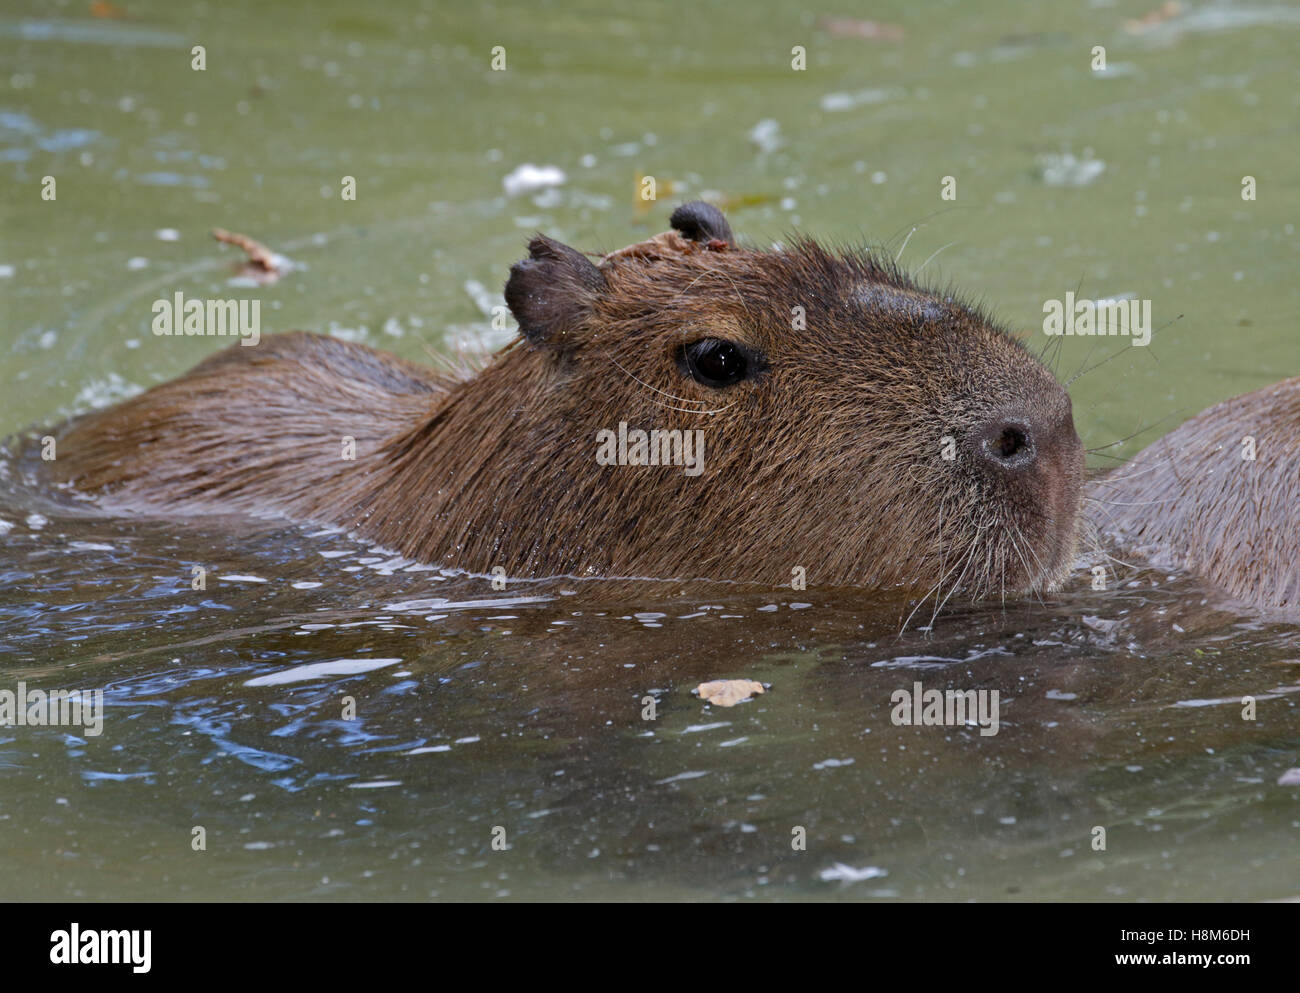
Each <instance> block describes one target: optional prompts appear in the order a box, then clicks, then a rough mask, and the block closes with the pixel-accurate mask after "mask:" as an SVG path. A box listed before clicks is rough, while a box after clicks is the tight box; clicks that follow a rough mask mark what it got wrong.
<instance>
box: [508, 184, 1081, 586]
mask: <svg viewBox="0 0 1300 993" xmlns="http://www.w3.org/2000/svg"><path fill="white" fill-rule="evenodd" d="M672 225H673V228H674V230H673V231H670V232H668V233H666V234H663V235H659V236H657V237H655V238H652V239H650V240H649V241H647V242H643V243H641V244H638V245H633V246H630V247H628V248H626V249H623V250H621V251H618V252H614V253H611V254H609V255H607V256H605V257H604V258H603V259H601V260H600V261H599V262H598V263H597V262H593V261H591V260H590V259H588V258H587V257H586V256H584V255H583V254H582V253H580V252H578V251H575V250H574V249H572V248H569V247H567V246H565V245H561V244H559V243H557V242H555V241H552V240H551V239H548V238H546V237H543V236H540V235H539V236H538V237H536V238H534V239H533V241H532V243H531V244H530V245H529V257H528V258H527V259H525V260H524V261H522V262H519V263H517V264H516V265H515V266H514V267H513V269H512V270H511V275H510V279H509V282H508V283H507V285H506V290H505V296H506V301H507V303H508V304H509V306H510V309H511V311H512V312H513V313H514V315H515V317H516V318H517V319H518V321H519V325H520V330H521V334H522V336H523V338H524V339H525V341H526V342H527V343H528V346H529V347H530V348H531V349H532V350H534V351H535V352H536V353H537V355H538V357H539V359H540V361H541V362H542V363H543V365H544V368H545V370H546V372H545V374H544V377H543V382H544V386H543V388H542V390H541V392H542V393H543V394H544V397H545V403H546V405H547V407H548V408H549V412H548V414H547V416H546V417H545V421H546V422H547V427H546V434H547V435H548V439H549V440H543V439H542V436H541V434H538V435H537V436H536V438H535V441H536V444H535V445H534V450H539V449H540V450H539V451H538V457H539V458H544V459H547V460H549V461H550V462H551V463H552V465H551V467H550V468H548V469H541V470H539V472H540V475H543V476H547V477H549V478H550V479H551V483H550V485H551V486H552V487H553V488H555V489H556V490H557V491H559V490H563V491H564V492H563V493H559V492H557V493H556V494H553V495H552V497H548V498H547V502H548V507H547V510H546V512H547V513H548V514H552V515H559V516H555V517H553V518H552V519H553V520H559V519H563V520H564V521H565V522H566V524H567V523H571V522H572V521H575V520H581V521H585V522H586V524H587V527H588V529H589V533H590V537H591V542H590V544H589V546H588V548H587V551H588V554H589V555H590V556H592V557H596V558H598V557H600V556H599V555H598V553H597V552H596V548H598V547H604V546H607V547H609V548H610V551H609V558H608V560H607V561H606V563H605V566H606V567H613V568H615V569H616V570H617V567H618V563H620V562H623V563H628V562H631V563H632V564H633V566H634V571H635V572H636V573H638V574H642V575H660V576H674V577H679V578H684V577H687V576H703V577H710V578H735V579H751V580H760V581H769V582H778V583H788V582H790V578H791V576H796V577H797V576H798V575H800V573H799V572H798V570H799V569H803V570H804V573H803V574H804V575H806V578H807V582H809V583H818V584H824V583H841V584H857V585H869V586H877V587H880V586H896V585H897V586H905V587H908V588H911V589H920V590H929V591H932V592H934V593H935V596H936V601H937V600H938V598H939V597H940V596H944V595H947V594H949V593H951V592H952V591H955V590H959V589H960V590H962V591H964V592H965V593H966V594H967V595H973V596H984V595H989V594H998V593H1000V592H1001V593H1005V592H1012V591H1029V590H1043V589H1051V588H1053V587H1055V586H1057V585H1059V583H1060V582H1061V580H1062V578H1063V577H1064V575H1065V574H1066V572H1067V571H1068V569H1069V567H1070V564H1071V562H1072V559H1073V555H1074V550H1075V544H1076V539H1077V535H1078V527H1079V513H1080V503H1081V484H1082V476H1083V449H1082V445H1081V443H1080V441H1079V437H1078V435H1077V434H1076V432H1075V428H1074V422H1073V419H1072V415H1071V406H1070V398H1069V396H1068V395H1067V393H1066V392H1065V390H1064V389H1063V388H1062V387H1061V386H1060V384H1059V383H1057V381H1056V380H1055V378H1054V377H1053V376H1052V374H1051V373H1050V372H1049V371H1048V370H1047V369H1046V368H1045V367H1044V366H1043V365H1042V364H1041V363H1040V362H1039V361H1038V360H1037V359H1036V358H1035V357H1034V356H1033V355H1031V354H1030V353H1029V351H1028V350H1027V349H1026V348H1025V347H1023V346H1022V345H1021V344H1020V343H1019V342H1018V341H1017V340H1016V339H1014V338H1013V337H1011V336H1010V335H1009V334H1008V333H1006V332H1005V331H1004V330H1002V329H1001V328H999V327H998V326H997V325H996V324H994V323H993V322H992V321H991V320H990V319H989V318H988V317H986V316H985V315H983V314H981V313H980V312H979V311H978V310H977V309H974V308H973V307H971V306H969V305H967V304H964V303H962V302H961V301H960V300H958V299H955V298H954V297H953V296H952V295H951V294H950V293H947V292H934V291H932V290H927V289H924V288H922V287H920V286H918V285H917V284H916V283H914V282H913V281H912V280H911V279H910V278H908V277H907V276H906V275H905V274H904V273H902V272H901V271H899V270H898V269H897V268H896V267H895V266H894V265H893V264H892V263H891V262H889V261H887V260H883V259H882V258H880V257H877V256H876V255H873V254H872V253H870V252H867V251H863V250H856V249H846V250H837V251H831V250H828V249H826V248H823V247H822V246H820V245H818V244H817V243H815V242H813V241H810V240H795V241H793V242H792V243H790V244H788V245H785V246H783V247H777V248H774V249H772V250H758V249H751V248H745V247H738V246H737V244H736V241H735V239H734V237H733V236H732V232H731V229H730V227H729V226H728V224H727V222H726V220H725V219H724V218H723V216H722V215H721V214H720V213H719V212H718V211H717V210H716V209H715V208H713V207H710V206H708V205H706V204H701V203H694V204H688V205H686V206H683V207H681V208H679V209H678V210H677V211H676V212H675V213H674V214H673V216H672ZM530 406H531V404H529V403H528V401H526V400H522V399H521V405H520V409H521V421H520V426H521V430H526V431H536V430H537V428H538V427H540V425H536V424H534V426H533V427H527V426H526V425H527V424H529V423H531V422H532V421H533V419H532V418H530V416H529V415H528V414H527V413H526V412H524V411H523V408H524V407H530ZM637 432H645V436H644V440H643V438H642V436H641V435H639V434H638V433H637ZM652 432H657V433H652ZM670 432H682V435H681V436H679V437H684V438H686V440H687V441H688V442H689V441H690V440H691V439H692V438H695V439H699V441H701V442H702V452H699V451H695V450H694V449H691V450H689V451H688V452H687V455H689V456H690V457H693V458H695V461H694V463H691V462H690V459H689V458H687V457H686V456H683V457H682V458H679V459H676V460H674V458H673V454H674V450H673V445H674V443H675V440H674V439H675V437H677V436H674V435H672V434H670ZM697 432H698V433H697ZM688 433H689V434H688ZM557 437H559V438H561V439H562V441H561V442H560V445H561V449H560V451H562V452H563V454H558V453H557V449H556V448H555V446H554V442H556V440H557ZM602 445H603V446H604V452H603V454H604V457H603V458H602V457H601V455H600V453H599V448H600V446H602ZM700 456H702V457H700ZM674 461H676V465H664V464H662V463H668V462H674ZM647 462H650V463H652V464H645V463H647ZM656 462H657V463H661V464H653V463H656ZM610 463H613V464H610ZM683 463H686V464H683ZM634 545H635V546H639V547H640V549H641V552H642V554H639V555H628V554H624V553H626V552H627V551H628V549H629V548H631V547H632V546H634Z"/></svg>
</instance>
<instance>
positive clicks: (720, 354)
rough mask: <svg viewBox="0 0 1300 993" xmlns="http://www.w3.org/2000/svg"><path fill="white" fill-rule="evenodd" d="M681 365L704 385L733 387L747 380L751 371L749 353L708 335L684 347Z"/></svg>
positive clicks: (680, 359) (678, 362)
mask: <svg viewBox="0 0 1300 993" xmlns="http://www.w3.org/2000/svg"><path fill="white" fill-rule="evenodd" d="M677 364H678V365H679V366H681V367H682V369H683V371H685V372H686V374H687V375H688V376H690V377H691V378H692V379H694V380H695V381H696V382H697V383H700V384H701V385H703V386H714V387H717V386H730V385H731V384H732V383H738V382H740V380H742V379H744V378H745V374H746V373H747V372H748V371H749V358H748V356H746V355H745V353H744V352H743V351H741V349H740V348H739V347H738V346H737V345H733V344H732V343H731V342H729V341H723V340H722V339H721V338H704V339H702V340H700V341H694V342H691V344H689V345H684V346H682V348H681V350H680V351H679V352H678V354H677Z"/></svg>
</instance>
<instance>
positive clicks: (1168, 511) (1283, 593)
mask: <svg viewBox="0 0 1300 993" xmlns="http://www.w3.org/2000/svg"><path fill="white" fill-rule="evenodd" d="M1088 495H1089V497H1090V498H1091V500H1092V507H1093V510H1092V512H1091V516H1092V518H1093V520H1094V521H1095V523H1096V526H1097V528H1098V530H1099V531H1101V532H1102V533H1103V534H1105V535H1106V536H1108V537H1109V538H1110V539H1111V540H1112V541H1114V542H1115V543H1117V544H1118V545H1119V546H1120V547H1121V548H1123V549H1126V550H1129V551H1131V552H1132V553H1133V554H1135V555H1138V556H1141V557H1142V558H1144V559H1146V560H1148V561H1149V562H1151V563H1152V564H1153V565H1156V566H1158V567H1162V568H1177V569H1186V570H1188V571H1191V572H1195V573H1198V574H1200V575H1201V576H1203V577H1205V578H1206V579H1208V580H1209V581H1210V582H1211V583H1213V584H1214V585H1215V586H1217V587H1219V588H1220V589H1222V590H1225V591H1226V592H1228V593H1229V594H1231V596H1233V597H1234V598H1235V599H1238V600H1241V601H1243V602H1246V603H1250V604H1254V605H1257V606H1262V607H1268V608H1286V609H1288V610H1290V609H1294V608H1296V607H1300V549H1298V548H1297V544H1298V543H1300V378H1294V379H1288V380H1286V381H1284V382H1281V383H1277V384H1275V385H1272V386H1266V387H1264V388H1263V389H1259V390H1255V391H1254V392H1252V393H1247V394H1245V395H1244V396H1239V397H1233V398H1232V399H1230V400H1225V401H1223V402H1222V403H1219V404H1215V405H1214V406H1213V407H1210V408H1209V409H1207V410H1204V411H1202V412H1201V413H1199V414H1197V415H1196V416H1195V417H1193V418H1192V419H1191V420H1189V421H1187V422H1185V423H1184V424H1182V425H1180V426H1179V427H1178V428H1176V429H1175V430H1174V431H1172V432H1171V433H1170V434H1168V435H1166V436H1165V437H1164V438H1161V439H1160V440H1159V441H1157V442H1155V443H1154V444H1151V445H1148V446H1147V447H1146V448H1145V449H1143V450H1142V451H1141V452H1139V453H1138V454H1137V455H1136V456H1134V457H1133V458H1132V459H1131V460H1129V461H1128V462H1126V463H1125V464H1124V465H1122V466H1120V467H1119V468H1118V469H1116V470H1114V471H1113V472H1111V473H1108V474H1107V475H1105V476H1103V477H1102V478H1100V479H1098V480H1096V481H1095V482H1092V483H1090V484H1089V486H1088Z"/></svg>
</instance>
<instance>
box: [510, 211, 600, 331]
mask: <svg viewBox="0 0 1300 993" xmlns="http://www.w3.org/2000/svg"><path fill="white" fill-rule="evenodd" d="M604 289H605V276H604V274H603V273H602V272H601V271H600V270H599V269H597V268H596V266H595V264H594V263H593V262H592V261H591V260H590V259H588V258H587V257H586V256H585V255H583V254H582V253H581V252H579V251H576V250H575V249H572V248H570V247H569V246H568V245H561V244H560V243H559V242H558V241H553V240H552V239H550V238H548V237H546V235H542V234H539V235H538V236H537V237H535V238H534V239H533V240H532V241H530V242H529V243H528V258H526V259H523V260H522V261H519V262H516V263H515V264H514V265H512V266H511V267H510V278H509V279H508V280H506V293H505V296H506V305H507V306H509V308H510V313H512V314H514V315H515V320H517V321H518V322H519V330H520V331H521V332H523V334H524V336H525V337H526V338H527V339H528V340H529V341H531V342H532V343H533V344H536V345H543V344H544V345H553V346H555V347H563V346H564V344H565V341H566V337H565V336H566V335H567V334H569V332H572V331H575V330H577V328H578V327H579V325H580V324H581V323H582V320H583V318H584V317H585V316H586V314H587V312H588V309H589V308H590V306H591V303H592V301H593V300H594V299H595V297H596V295H597V294H599V293H601V292H602V291H603V290H604Z"/></svg>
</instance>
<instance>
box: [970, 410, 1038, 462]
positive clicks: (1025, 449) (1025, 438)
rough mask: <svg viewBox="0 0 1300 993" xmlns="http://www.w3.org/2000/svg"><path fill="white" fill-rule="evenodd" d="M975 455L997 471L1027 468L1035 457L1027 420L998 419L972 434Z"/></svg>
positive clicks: (1036, 453) (1036, 454)
mask: <svg viewBox="0 0 1300 993" xmlns="http://www.w3.org/2000/svg"><path fill="white" fill-rule="evenodd" d="M975 452H976V455H977V456H978V457H979V458H980V459H981V460H982V461H983V462H985V463H986V464H989V465H993V466H996V467H997V468H998V469H1011V470H1016V469H1027V468H1029V467H1030V466H1031V465H1033V464H1034V461H1035V460H1036V459H1037V458H1038V448H1037V445H1036V444H1035V432H1034V430H1033V429H1032V428H1031V427H1030V424H1029V422H1028V421H1027V420H1025V419H1023V418H1018V417H1011V418H1008V417H998V418H994V419H993V420H992V421H989V422H988V423H987V424H985V425H984V426H983V427H982V428H980V429H979V430H978V431H977V432H976V435H975Z"/></svg>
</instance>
